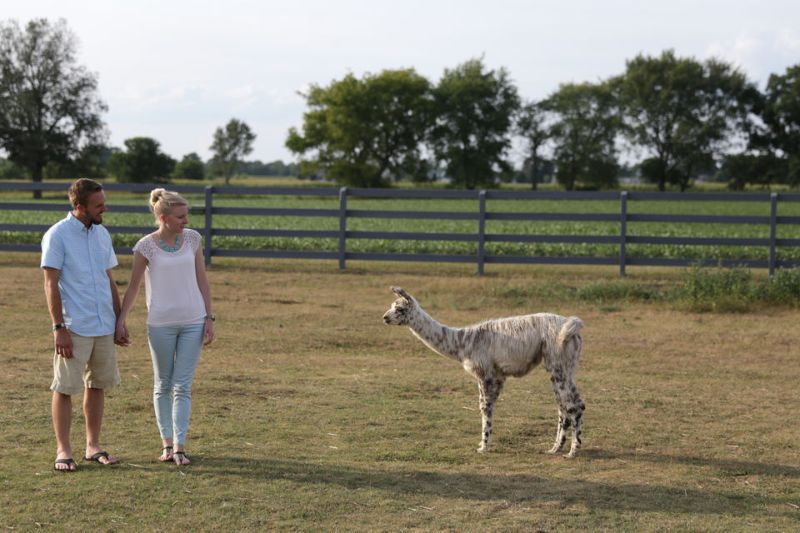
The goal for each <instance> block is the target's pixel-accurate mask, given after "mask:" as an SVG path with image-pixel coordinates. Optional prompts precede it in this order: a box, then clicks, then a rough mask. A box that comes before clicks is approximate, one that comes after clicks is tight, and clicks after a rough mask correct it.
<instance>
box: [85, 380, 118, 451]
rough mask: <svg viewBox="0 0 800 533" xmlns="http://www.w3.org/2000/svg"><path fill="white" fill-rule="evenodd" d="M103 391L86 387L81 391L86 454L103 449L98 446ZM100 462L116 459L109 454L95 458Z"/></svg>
mask: <svg viewBox="0 0 800 533" xmlns="http://www.w3.org/2000/svg"><path fill="white" fill-rule="evenodd" d="M105 398H106V395H105V391H104V390H103V389H93V388H88V387H87V388H86V390H85V391H84V393H83V416H84V417H85V418H86V455H85V457H91V456H92V455H94V454H96V453H98V452H101V451H103V447H102V446H100V429H101V428H102V425H103V410H104V408H105ZM97 461H98V462H99V463H102V464H113V463H116V462H117V459H116V458H115V457H113V456H111V455H109V456H108V457H100V458H98V460H97Z"/></svg>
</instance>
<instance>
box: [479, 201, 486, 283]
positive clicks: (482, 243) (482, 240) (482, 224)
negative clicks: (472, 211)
mask: <svg viewBox="0 0 800 533" xmlns="http://www.w3.org/2000/svg"><path fill="white" fill-rule="evenodd" d="M485 259H486V191H485V190H483V191H480V192H479V193H478V275H479V276H482V275H483V264H484V261H485Z"/></svg>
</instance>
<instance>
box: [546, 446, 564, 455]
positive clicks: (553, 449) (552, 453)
mask: <svg viewBox="0 0 800 533" xmlns="http://www.w3.org/2000/svg"><path fill="white" fill-rule="evenodd" d="M559 451H561V448H550V449H549V450H547V451H546V452H544V453H549V454H550V455H555V454H557V453H558V452H559Z"/></svg>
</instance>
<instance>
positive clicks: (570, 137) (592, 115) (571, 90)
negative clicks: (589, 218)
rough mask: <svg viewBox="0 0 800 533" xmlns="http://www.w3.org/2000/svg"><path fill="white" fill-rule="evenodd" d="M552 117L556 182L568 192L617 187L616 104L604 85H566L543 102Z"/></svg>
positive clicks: (617, 119) (617, 126)
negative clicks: (580, 187) (581, 186)
mask: <svg viewBox="0 0 800 533" xmlns="http://www.w3.org/2000/svg"><path fill="white" fill-rule="evenodd" d="M541 105H542V107H543V108H544V109H545V110H546V111H549V112H550V113H552V114H553V115H554V117H555V118H554V119H553V123H552V124H551V126H550V136H551V139H552V141H553V144H554V149H553V157H554V162H555V165H556V179H557V180H558V182H559V183H560V184H561V185H562V186H563V187H564V188H565V189H567V190H573V189H575V187H576V186H577V185H578V183H581V184H583V186H586V187H591V188H595V189H600V188H608V187H613V186H615V185H616V183H617V174H618V172H619V165H618V163H617V153H616V147H615V141H616V138H617V134H618V132H619V127H620V124H619V118H618V110H617V102H616V99H615V98H614V95H613V94H612V92H611V90H610V88H609V87H608V86H607V85H606V84H597V85H596V84H591V83H581V84H574V83H570V84H565V85H561V87H559V89H558V91H556V92H555V93H553V94H552V95H550V96H549V97H548V98H547V100H545V101H544V102H542V104H541Z"/></svg>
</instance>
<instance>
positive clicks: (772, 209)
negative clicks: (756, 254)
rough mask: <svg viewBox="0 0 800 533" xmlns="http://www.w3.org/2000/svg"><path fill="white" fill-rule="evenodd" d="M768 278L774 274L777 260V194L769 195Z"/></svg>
mask: <svg viewBox="0 0 800 533" xmlns="http://www.w3.org/2000/svg"><path fill="white" fill-rule="evenodd" d="M769 204H770V205H769V277H770V278H772V276H773V275H774V274H775V264H776V263H777V260H778V250H777V249H776V244H777V242H776V241H777V238H778V193H776V192H774V193H772V194H770V195H769Z"/></svg>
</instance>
